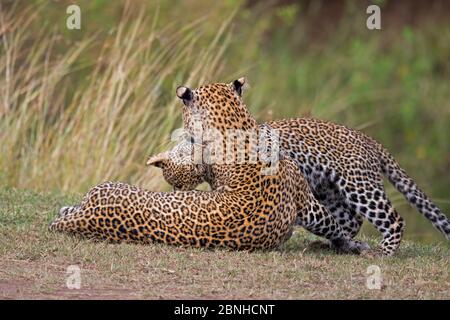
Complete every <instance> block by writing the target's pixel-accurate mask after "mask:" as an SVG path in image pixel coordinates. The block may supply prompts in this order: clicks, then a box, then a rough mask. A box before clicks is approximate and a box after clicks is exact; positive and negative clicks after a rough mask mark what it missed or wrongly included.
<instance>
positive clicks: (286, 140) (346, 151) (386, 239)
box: [181, 78, 450, 256]
mask: <svg viewBox="0 0 450 320" xmlns="http://www.w3.org/2000/svg"><path fill="white" fill-rule="evenodd" d="M244 84H245V80H244V78H241V79H238V80H236V81H234V82H233V86H234V88H235V91H236V92H238V93H239V95H242V88H243V86H244ZM181 88H186V87H181ZM183 91H185V92H184V96H183V97H182V99H183V102H184V105H185V106H184V108H183V112H184V114H188V116H185V117H184V119H185V122H184V126H185V127H189V124H188V123H187V121H190V113H192V111H191V110H192V109H195V108H197V109H196V110H195V113H201V111H202V110H201V106H202V104H203V103H205V97H209V95H210V93H209V92H208V89H207V88H199V89H197V90H190V89H188V88H187V89H183ZM192 101H194V103H193V102H192ZM219 103H220V104H221V105H222V109H221V110H215V111H214V113H213V117H214V121H215V122H216V123H221V124H223V123H228V122H230V121H236V120H238V119H237V118H239V117H241V116H242V119H241V120H240V121H241V122H242V123H243V124H245V123H246V121H247V118H248V110H246V109H245V110H244V109H242V110H239V113H238V112H233V113H230V112H229V110H230V107H231V109H232V107H233V105H231V106H230V105H228V104H227V103H226V101H222V100H219ZM199 106H200V107H199ZM266 125H268V126H270V127H271V128H273V129H275V130H277V132H278V135H279V137H280V145H281V148H280V149H281V150H282V152H283V153H284V154H286V155H288V156H289V157H290V158H291V159H293V160H294V161H295V163H296V164H297V166H298V168H300V171H301V173H302V174H303V176H304V177H305V178H306V180H307V181H308V184H309V186H310V188H311V189H312V192H313V193H314V195H315V197H316V198H317V199H318V200H319V201H320V203H321V204H323V205H324V206H325V207H326V208H327V209H328V211H329V212H331V214H332V215H333V217H334V218H335V220H336V221H337V222H338V224H339V225H340V226H342V228H343V229H344V230H345V232H346V233H347V234H348V235H349V236H350V237H354V236H355V235H356V234H357V233H358V232H359V230H360V228H361V225H362V222H363V218H366V219H367V220H368V221H369V222H370V223H372V224H373V225H374V226H375V228H376V229H377V230H378V231H379V232H381V234H382V235H383V240H382V241H381V251H382V253H383V254H384V255H388V256H390V255H393V254H394V253H395V251H396V249H397V248H398V246H399V244H400V241H401V238H402V234H403V231H404V227H405V222H404V220H403V218H402V217H401V216H400V215H399V214H398V213H397V211H396V210H395V209H394V208H393V206H392V204H391V202H390V201H389V199H388V197H387V195H386V192H385V190H384V186H383V176H386V177H387V178H388V179H389V181H390V182H391V183H392V184H393V185H394V186H395V187H396V188H397V190H398V191H400V192H401V193H402V194H403V195H404V196H405V198H406V199H407V200H408V202H410V203H411V204H412V205H413V206H414V207H416V209H417V210H419V212H420V213H422V214H423V215H424V216H425V217H426V218H427V219H429V220H430V221H431V223H432V224H433V225H434V226H435V227H436V228H437V229H438V230H439V231H441V232H442V233H443V234H444V235H445V237H446V238H447V239H450V221H449V219H448V218H447V217H446V215H445V214H444V213H443V212H442V211H441V210H440V209H439V208H438V207H437V206H436V205H435V204H434V203H433V202H432V201H431V200H430V199H429V198H428V197H427V196H426V195H425V193H424V192H422V191H421V190H420V189H419V187H418V186H417V184H416V183H415V182H414V180H412V179H411V178H410V177H409V176H408V175H407V174H406V172H405V171H404V170H403V169H402V168H401V167H400V165H399V164H398V162H397V161H396V160H395V159H394V158H393V156H392V155H391V154H390V153H389V152H388V151H387V150H386V149H385V148H384V147H383V146H382V145H381V144H380V143H378V142H376V141H375V140H374V139H372V138H370V137H369V136H367V135H365V134H364V133H362V132H360V131H357V130H354V129H350V128H347V127H345V126H342V125H338V124H334V123H331V122H326V121H322V120H318V119H313V118H300V119H286V120H278V121H270V122H267V123H266ZM196 179H197V180H201V179H200V178H199V177H198V176H197V177H196ZM214 180H215V177H214V176H212V177H211V176H210V177H209V181H207V182H209V183H210V184H211V182H212V183H214ZM186 181H187V180H186ZM181 187H182V186H181ZM191 187H192V185H191ZM297 222H298V223H299V224H301V223H302V222H301V220H298V221H297Z"/></svg>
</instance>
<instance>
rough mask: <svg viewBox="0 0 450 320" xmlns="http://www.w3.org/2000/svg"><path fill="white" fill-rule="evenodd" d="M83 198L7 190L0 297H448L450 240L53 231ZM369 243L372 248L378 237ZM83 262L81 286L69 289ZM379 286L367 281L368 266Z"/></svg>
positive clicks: (0, 209)
mask: <svg viewBox="0 0 450 320" xmlns="http://www.w3.org/2000/svg"><path fill="white" fill-rule="evenodd" d="M76 200H78V201H79V200H80V199H79V198H78V197H68V196H63V195H52V194H49V193H34V192H30V191H18V190H15V189H11V188H9V189H6V190H3V191H0V235H1V236H0V299H1V298H33V299H36V298H52V299H67V298H72V299H76V298H82V299H99V298H100V299H127V298H128V299H130V298H131V299H139V298H141V299H142V298H147V299H150V298H165V299H178V298H189V299H193V298H198V299H213V298H224V299H227V298H233V299H249V298H251V299H257V298H266V299H281V298H284V299H300V298H301V299H303V298H310V299H325V298H327V299H348V298H353V299H355V298H362V299H389V298H392V299H448V292H449V290H450V285H449V282H448V279H449V272H450V269H449V266H450V256H449V255H448V251H449V247H448V244H446V243H444V244H442V245H436V244H434V245H424V244H417V243H412V242H404V243H403V244H402V246H401V248H400V249H399V251H398V252H397V255H396V256H395V257H392V258H373V257H365V256H350V255H338V254H336V253H334V252H333V251H331V250H329V249H328V250H327V249H323V248H320V247H319V248H318V246H317V245H315V244H314V241H315V240H318V239H317V238H316V237H314V236H313V235H311V234H309V233H307V232H306V231H304V230H301V229H298V231H297V232H296V233H295V234H294V236H293V237H292V238H291V239H290V240H289V241H288V242H287V243H286V244H285V246H284V247H283V248H282V250H280V251H273V252H254V253H248V252H229V251H223V250H216V251H208V250H196V249H183V248H178V247H169V246H166V245H152V246H140V245H129V244H121V245H113V244H107V243H98V242H92V241H86V240H78V239H76V238H73V237H69V236H67V235H63V234H52V233H49V232H48V231H47V229H46V228H47V225H48V223H49V222H50V221H51V219H52V218H53V217H54V215H55V212H56V211H57V210H58V208H59V207H61V206H62V205H63V204H66V203H72V202H74V201H76ZM365 240H369V242H370V244H371V245H375V242H374V241H373V240H370V239H367V238H365ZM70 265H77V266H79V267H80V268H81V289H80V290H69V289H67V287H66V281H67V277H68V273H67V267H68V266H70ZM370 265H376V266H379V267H380V270H381V279H382V280H381V289H380V290H370V289H368V288H367V287H366V282H367V276H368V274H367V268H368V267H369V266H370Z"/></svg>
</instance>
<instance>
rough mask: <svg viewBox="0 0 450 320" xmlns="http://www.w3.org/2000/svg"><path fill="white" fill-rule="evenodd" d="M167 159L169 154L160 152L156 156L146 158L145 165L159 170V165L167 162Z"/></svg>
mask: <svg viewBox="0 0 450 320" xmlns="http://www.w3.org/2000/svg"><path fill="white" fill-rule="evenodd" d="M168 159H169V154H168V153H167V152H161V153H158V154H157V155H154V156H151V157H150V158H148V160H147V163H146V165H148V166H154V167H157V168H161V165H162V164H163V162H164V161H167V160H168Z"/></svg>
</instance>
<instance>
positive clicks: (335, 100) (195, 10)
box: [0, 0, 450, 250]
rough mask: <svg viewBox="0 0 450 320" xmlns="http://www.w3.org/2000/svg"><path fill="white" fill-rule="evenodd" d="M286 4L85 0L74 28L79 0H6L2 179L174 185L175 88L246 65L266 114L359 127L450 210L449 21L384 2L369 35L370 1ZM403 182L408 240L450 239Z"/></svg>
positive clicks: (35, 185) (80, 186) (1, 28)
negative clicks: (157, 163)
mask: <svg viewBox="0 0 450 320" xmlns="http://www.w3.org/2000/svg"><path fill="white" fill-rule="evenodd" d="M287 3H288V4H281V1H280V3H278V1H273V2H271V3H269V4H261V3H259V4H258V3H254V2H253V1H243V0H228V1H215V2H211V1H206V0H205V1H202V0H200V1H198V0H196V1H192V0H188V1H182V2H177V4H176V5H173V2H172V1H144V0H137V1H128V2H127V1H114V2H111V1H104V0H95V1H94V0H85V1H78V4H79V5H80V7H81V11H82V29H81V30H80V31H77V30H68V29H67V28H66V27H65V19H66V17H67V15H66V13H65V10H66V7H67V5H68V4H69V2H67V1H59V2H50V1H39V0H33V1H2V4H1V6H2V7H1V10H0V37H1V38H0V40H1V45H0V75H1V77H0V101H1V102H0V141H1V143H0V186H1V187H17V188H21V189H33V190H39V191H46V192H47V191H51V192H69V193H76V194H77V196H79V194H80V193H84V192H86V191H87V190H88V188H89V187H90V186H92V185H95V184H98V183H100V182H102V181H105V180H121V181H125V182H130V183H135V184H139V185H141V186H144V187H146V188H149V189H153V190H162V189H167V185H166V184H164V182H163V180H162V177H161V174H160V172H158V171H157V170H156V169H151V170H149V169H148V168H146V167H145V165H144V164H145V160H146V156H147V155H149V154H151V153H154V152H158V151H160V150H162V149H166V148H167V147H168V142H169V140H170V132H171V131H172V130H173V129H175V128H177V127H179V126H181V122H180V110H179V108H180V106H179V102H178V101H177V100H176V99H175V98H174V97H175V94H174V89H175V87H176V85H178V84H182V83H184V84H188V85H191V86H193V87H195V86H197V85H198V84H201V83H205V82H210V81H214V82H215V81H231V80H233V79H235V78H237V77H240V76H242V75H245V76H246V77H247V78H248V80H249V82H250V88H249V90H247V92H246V93H245V94H246V101H247V105H248V106H249V107H250V109H251V110H252V112H253V113H254V114H255V115H256V116H257V118H258V119H259V120H260V121H266V120H268V119H274V118H283V117H300V116H303V115H313V116H317V117H320V118H324V119H328V120H332V121H335V122H339V123H342V124H345V125H348V126H351V127H356V128H360V129H362V130H363V131H365V132H367V133H368V134H370V135H371V136H373V137H375V138H376V139H377V140H379V141H380V142H382V143H383V144H384V145H385V146H386V147H387V148H388V149H389V150H391V152H392V153H393V154H394V155H395V157H396V158H397V160H398V161H399V162H400V163H401V164H402V166H403V167H404V168H405V169H406V170H407V172H409V173H410V175H411V176H412V177H413V178H415V180H416V181H417V182H418V184H419V185H420V186H421V187H422V188H423V189H424V191H426V192H427V193H428V194H429V195H430V196H431V197H432V198H433V199H434V200H436V202H437V204H438V205H439V206H440V207H441V208H442V209H443V210H444V212H447V213H448V212H450V199H449V198H448V197H449V195H448V190H449V189H450V170H448V168H449V166H450V139H449V137H450V91H449V90H448V86H449V80H450V64H449V61H450V24H449V22H448V21H450V20H449V19H443V18H442V17H441V15H440V14H439V13H436V12H435V11H433V10H427V12H428V13H427V14H421V15H420V16H419V18H420V19H416V20H414V23H411V22H408V21H407V22H404V21H397V20H396V19H397V15H396V14H395V10H394V9H395V4H394V3H395V1H381V2H380V5H381V6H382V17H383V22H382V28H383V29H382V30H381V31H369V30H367V29H366V28H365V19H366V17H367V16H366V14H365V8H364V7H363V6H361V5H357V4H356V2H348V3H347V2H346V3H347V4H345V5H342V6H341V7H339V8H338V9H339V10H340V11H339V10H337V9H336V8H334V7H333V8H327V4H326V3H325V2H324V3H322V2H320V1H314V2H307V1H301V2H298V3H297V2H293V4H292V3H291V4H289V2H287ZM392 8H394V9H392ZM337 11H339V12H341V14H340V16H338V15H337V14H335V13H336V12H337ZM416 18H417V15H416ZM447 18H448V17H447ZM388 190H389V193H391V195H392V199H393V202H394V205H395V206H396V207H397V208H398V209H399V211H400V213H401V214H402V215H403V216H404V217H405V218H406V221H407V224H408V226H407V237H409V238H413V239H420V240H422V241H425V242H439V241H442V240H443V238H442V237H441V236H440V235H439V234H438V232H437V231H435V230H434V229H433V228H432V227H431V224H429V223H428V222H427V221H426V220H425V219H424V218H423V217H421V216H419V214H418V213H417V212H416V211H415V210H413V209H410V208H409V206H407V205H405V204H406V203H405V201H404V200H403V198H402V197H401V195H400V194H398V193H395V194H393V193H392V191H393V189H392V188H391V187H390V186H389V187H388ZM61 204H63V203H62V202H61V203H58V205H61ZM54 207H55V209H56V207H57V206H54ZM17 214H18V215H17V216H14V217H9V218H8V219H10V220H8V221H5V222H2V223H6V222H8V224H10V223H12V221H16V223H20V221H22V220H21V219H22V218H23V217H22V216H20V213H17ZM54 214H55V211H53V212H52V213H49V215H50V216H54ZM4 219H6V218H4ZM25 225H27V224H25ZM27 226H28V225H27ZM36 227H39V228H40V227H41V226H36ZM365 231H366V232H368V233H369V234H370V233H371V230H370V228H369V227H367V228H366V230H365ZM155 250H156V249H155ZM411 250H412V249H411Z"/></svg>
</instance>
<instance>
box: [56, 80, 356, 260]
mask: <svg viewBox="0 0 450 320" xmlns="http://www.w3.org/2000/svg"><path fill="white" fill-rule="evenodd" d="M190 93H192V96H190ZM197 93H198V94H197ZM200 93H202V94H200ZM177 95H178V96H179V97H180V98H181V99H183V101H184V103H185V105H188V106H189V109H184V112H183V120H184V122H185V124H186V128H187V129H188V131H191V133H195V131H196V130H195V129H196V128H195V126H191V122H190V120H191V119H192V116H193V115H194V113H196V111H197V110H200V109H201V110H202V111H203V112H200V114H201V117H202V119H201V125H202V127H204V128H206V127H216V128H217V129H219V131H221V132H225V131H226V130H227V129H231V128H234V129H240V130H252V131H255V132H257V133H259V132H261V131H263V130H265V129H264V127H261V126H258V125H257V124H256V121H255V120H254V118H253V117H252V116H251V115H250V114H249V113H248V112H247V108H246V107H245V105H244V104H243V101H242V97H241V94H240V91H239V90H238V89H237V88H236V86H235V85H234V84H210V85H206V86H202V87H200V88H198V89H197V90H196V91H191V90H188V89H187V88H185V87H182V88H178V89H177ZM189 97H190V98H189ZM223 104H225V105H226V106H228V108H227V109H226V111H225V112H224V110H223ZM218 112H220V113H221V114H222V115H223V116H225V117H226V120H225V121H223V118H221V120H222V121H219V120H217V118H216V116H215V115H216V114H218ZM266 143H268V145H269V146H270V145H271V143H272V142H271V141H270V139H269V141H266ZM202 148H204V147H203V146H202ZM246 148H252V145H251V144H248V145H246ZM248 154H250V153H248ZM246 159H247V160H248V158H246ZM277 164H278V166H277V170H276V171H274V172H273V173H272V174H271V175H268V174H265V173H264V174H263V172H266V171H265V170H266V169H268V168H270V167H271V166H272V163H268V162H265V161H261V160H258V161H256V162H253V161H244V162H243V163H239V164H211V165H208V167H207V169H208V175H209V176H211V177H214V179H213V180H214V187H215V190H214V191H211V192H204V191H196V190H193V191H174V192H168V193H165V192H151V191H147V190H144V189H142V188H138V187H136V186H132V185H128V184H125V183H120V182H106V183H102V184H100V185H98V186H95V187H94V188H92V189H91V190H90V191H89V192H88V193H87V194H86V195H85V196H84V198H83V200H82V201H81V204H80V205H76V206H72V207H65V208H63V209H61V210H60V213H59V215H58V217H56V219H55V220H54V221H53V222H52V223H51V224H50V226H49V228H50V230H53V231H60V232H65V233H70V234H75V235H79V236H82V237H88V238H96V239H102V240H108V241H112V242H124V241H125V242H137V243H151V242H163V243H167V244H173V245H184V246H191V247H208V248H213V247H226V248H230V249H244V250H254V249H273V248H276V247H278V246H279V245H280V244H282V243H283V242H284V241H286V240H287V239H288V238H289V236H290V234H291V233H292V228H293V224H294V221H295V219H297V218H298V217H299V216H300V217H301V218H302V224H303V225H304V226H305V228H307V229H308V230H310V231H312V232H314V233H316V234H318V235H321V236H324V237H325V238H327V239H329V240H330V241H331V242H332V243H333V245H334V246H336V247H337V248H339V249H341V250H343V251H348V252H359V251H360V250H362V249H363V248H364V245H363V244H361V243H359V242H357V241H354V240H352V239H351V238H350V237H348V236H347V235H346V234H345V232H344V231H343V229H342V228H341V227H340V226H339V225H338V224H337V223H336V222H335V221H334V219H333V217H332V216H331V214H330V213H329V212H327V210H326V209H325V208H324V207H322V206H321V205H320V203H318V201H317V200H316V199H315V197H314V196H313V194H312V192H311V190H310V189H309V186H308V184H307V182H306V180H305V179H304V177H303V176H302V175H301V174H300V172H299V171H298V169H297V168H296V165H295V163H294V162H293V161H292V160H291V159H289V158H284V157H283V156H281V157H280V159H279V161H278V162H277ZM299 212H302V214H299Z"/></svg>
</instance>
